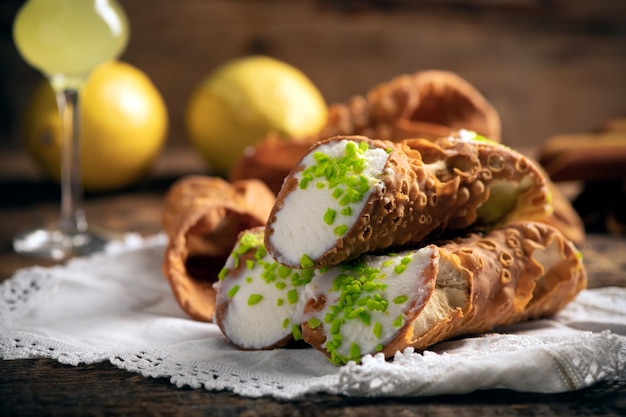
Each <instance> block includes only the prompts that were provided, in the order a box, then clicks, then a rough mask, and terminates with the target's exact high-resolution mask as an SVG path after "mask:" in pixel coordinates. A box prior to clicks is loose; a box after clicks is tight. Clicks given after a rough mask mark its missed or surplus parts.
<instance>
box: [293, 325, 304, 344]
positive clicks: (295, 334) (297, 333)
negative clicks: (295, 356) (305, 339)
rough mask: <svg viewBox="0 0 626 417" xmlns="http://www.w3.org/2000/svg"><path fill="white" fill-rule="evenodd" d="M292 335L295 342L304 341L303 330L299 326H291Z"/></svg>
mask: <svg viewBox="0 0 626 417" xmlns="http://www.w3.org/2000/svg"><path fill="white" fill-rule="evenodd" d="M291 334H292V335H293V340H296V341H298V340H302V330H301V329H300V326H298V325H297V324H292V325H291Z"/></svg>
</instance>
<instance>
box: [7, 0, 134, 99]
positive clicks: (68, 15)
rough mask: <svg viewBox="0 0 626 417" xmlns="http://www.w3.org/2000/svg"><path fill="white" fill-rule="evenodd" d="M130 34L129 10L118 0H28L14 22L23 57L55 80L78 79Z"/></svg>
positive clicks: (114, 51) (77, 82) (117, 52)
mask: <svg viewBox="0 0 626 417" xmlns="http://www.w3.org/2000/svg"><path fill="white" fill-rule="evenodd" d="M128 36H129V35H128V21H127V18H126V14H125V13H124V11H123V10H122V8H121V7H120V6H119V5H118V4H117V3H116V2H115V0H29V1H28V2H27V3H26V4H25V5H24V6H23V7H22V8H21V9H20V11H19V12H18V14H17V16H16V18H15V22H14V25H13V38H14V40H15V44H16V46H17V48H18V50H19V51H20V53H21V54H22V56H23V57H24V59H25V60H26V61H27V62H28V63H29V64H30V65H32V66H33V67H35V68H37V69H38V70H40V71H41V72H43V73H44V74H45V75H46V76H47V77H49V78H50V79H51V80H52V81H53V84H54V83H55V81H56V82H57V84H58V83H65V84H69V85H72V84H75V85H80V83H81V82H82V81H84V79H85V78H86V77H87V76H88V75H89V72H90V71H91V70H92V69H94V68H95V67H96V66H98V65H99V64H101V63H102V62H104V61H107V60H109V59H113V58H116V57H117V56H118V55H120V54H121V53H122V51H123V50H124V48H125V47H126V44H127V42H128ZM61 87H64V86H61Z"/></svg>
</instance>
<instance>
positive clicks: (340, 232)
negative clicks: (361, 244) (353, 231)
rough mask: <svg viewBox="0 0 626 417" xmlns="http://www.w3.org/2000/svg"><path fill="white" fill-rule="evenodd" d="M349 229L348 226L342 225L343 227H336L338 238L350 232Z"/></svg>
mask: <svg viewBox="0 0 626 417" xmlns="http://www.w3.org/2000/svg"><path fill="white" fill-rule="evenodd" d="M348 229H349V227H348V225H347V224H342V225H341V226H337V227H335V229H334V230H333V231H334V232H335V234H336V235H337V236H343V235H345V234H346V232H347V231H348Z"/></svg>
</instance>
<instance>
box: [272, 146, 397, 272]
mask: <svg viewBox="0 0 626 417" xmlns="http://www.w3.org/2000/svg"><path fill="white" fill-rule="evenodd" d="M349 142H352V143H355V142H354V141H349V140H341V141H334V142H329V143H326V144H323V145H321V146H319V147H317V148H316V149H315V150H314V151H313V152H310V153H309V154H307V155H306V156H305V157H304V159H303V161H302V163H303V164H304V166H305V170H306V167H311V166H319V165H320V164H319V163H318V161H316V159H315V154H316V153H323V154H325V155H326V156H328V157H329V158H330V159H332V160H340V159H341V158H343V157H344V156H346V146H347V145H348V143H349ZM359 157H360V158H362V159H363V162H364V163H363V165H362V167H363V171H362V172H360V173H354V172H347V173H346V174H347V175H354V176H357V177H359V178H360V179H361V180H363V179H364V180H365V181H367V185H368V190H367V191H366V192H365V193H362V194H361V199H360V201H356V202H354V201H353V202H350V203H349V204H345V202H342V201H341V200H342V197H343V196H345V195H346V193H350V192H354V191H356V187H351V186H349V185H345V184H339V185H336V186H333V185H332V184H331V183H329V181H328V179H327V178H326V177H324V176H320V177H316V178H315V179H313V180H312V181H308V180H306V172H305V171H300V172H298V173H296V174H295V178H296V179H297V180H298V186H297V188H296V189H295V190H294V191H293V192H291V193H289V194H288V195H287V196H286V197H285V199H284V206H283V207H282V208H281V209H280V210H278V211H277V212H276V221H275V222H273V224H272V227H273V234H272V235H271V236H270V243H271V245H272V246H273V247H274V249H275V254H276V255H277V256H278V257H279V259H280V261H281V262H283V263H285V264H288V265H300V261H301V258H302V256H303V255H307V256H308V257H309V258H311V259H315V258H318V257H320V256H322V255H323V254H324V253H325V252H326V251H328V250H329V249H331V248H332V247H333V246H335V245H336V242H337V240H338V239H340V238H342V237H343V236H345V234H346V233H347V232H348V230H349V228H350V227H351V225H353V224H354V223H355V222H356V220H357V218H358V216H359V215H360V214H361V211H362V210H363V207H364V206H365V203H366V202H367V200H368V199H369V197H370V196H371V194H372V192H373V191H374V190H376V187H380V186H382V176H383V169H384V167H385V164H386V162H387V159H388V158H389V155H388V153H387V152H386V150H385V149H381V148H371V149H367V150H365V151H364V152H363V154H362V155H360V156H359ZM303 177H304V178H305V181H307V185H306V187H303V186H301V185H302V181H303ZM331 180H332V179H331ZM341 190H343V191H344V193H343V194H341V195H339V194H340V191H341ZM331 217H332V221H331Z"/></svg>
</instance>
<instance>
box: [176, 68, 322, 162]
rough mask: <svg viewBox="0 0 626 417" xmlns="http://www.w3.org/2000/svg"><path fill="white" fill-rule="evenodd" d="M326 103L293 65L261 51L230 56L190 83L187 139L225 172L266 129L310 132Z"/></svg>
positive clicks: (287, 134) (318, 126) (317, 127)
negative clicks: (223, 62) (251, 54)
mask: <svg viewBox="0 0 626 417" xmlns="http://www.w3.org/2000/svg"><path fill="white" fill-rule="evenodd" d="M327 113H328V108H327V105H326V102H325V100H324V98H323V96H322V94H321V93H320V91H319V90H318V88H317V87H316V86H315V85H314V84H313V82H312V81H311V80H310V79H309V78H308V77H307V76H306V75H305V74H304V73H303V72H302V71H300V70H299V69H297V68H295V67H294V66H292V65H290V64H287V63H285V62H283V61H280V60H277V59H274V58H270V57H267V56H248V57H243V58H238V59H234V60H231V61H228V62H226V63H225V64H223V65H222V66H220V67H218V68H217V69H216V70H215V71H213V72H211V73H210V74H208V75H207V76H206V77H205V78H204V79H203V80H202V81H201V82H200V84H199V85H198V86H197V87H195V89H194V90H193V91H192V94H191V96H190V98H189V101H188V103H187V107H186V109H185V127H186V131H187V135H188V138H189V140H190V142H191V144H192V145H193V146H194V147H195V148H196V149H197V150H198V151H199V152H200V153H201V154H202V155H203V157H204V158H205V160H206V161H207V162H208V164H209V165H210V166H211V168H213V169H214V170H215V171H216V172H217V173H221V174H226V173H228V171H229V170H230V169H231V168H232V166H233V165H234V163H235V161H236V160H237V159H238V158H239V157H240V155H241V153H242V152H243V150H244V149H245V148H246V147H247V146H249V145H252V144H254V143H256V142H257V141H259V140H260V139H262V138H263V137H265V136H267V135H268V134H269V133H270V132H272V133H274V134H276V135H277V136H278V137H283V138H287V137H300V136H308V135H313V134H316V133H317V132H319V131H320V130H321V128H322V127H323V126H324V124H325V123H326V118H327Z"/></svg>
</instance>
